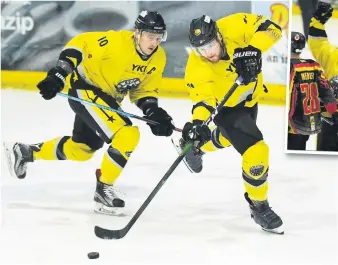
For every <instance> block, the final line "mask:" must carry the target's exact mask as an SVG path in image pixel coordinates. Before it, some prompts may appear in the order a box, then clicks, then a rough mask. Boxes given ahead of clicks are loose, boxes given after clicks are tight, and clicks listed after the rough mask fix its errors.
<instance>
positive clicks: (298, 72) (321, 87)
mask: <svg viewBox="0 0 338 265" xmlns="http://www.w3.org/2000/svg"><path fill="white" fill-rule="evenodd" d="M290 66H291V67H290V68H291V69H290V88H289V133H294V134H305V135H311V134H317V133H319V132H320V130H321V106H320V105H321V103H322V104H324V106H325V108H326V110H327V111H328V112H329V113H330V114H332V113H334V112H335V111H336V110H337V105H336V100H335V97H334V94H333V90H332V89H331V87H330V85H329V83H328V80H327V79H326V77H325V75H324V72H323V70H322V68H321V67H320V65H319V64H318V63H317V62H315V61H313V60H311V59H306V60H303V59H291V64H290Z"/></svg>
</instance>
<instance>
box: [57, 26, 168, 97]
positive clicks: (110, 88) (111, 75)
mask: <svg viewBox="0 0 338 265" xmlns="http://www.w3.org/2000/svg"><path fill="white" fill-rule="evenodd" d="M62 58H67V59H68V60H71V61H72V62H73V64H74V66H75V67H76V71H75V73H76V75H75V77H74V78H77V74H79V75H80V76H81V77H82V78H83V79H84V80H85V81H86V82H87V83H89V84H91V85H93V86H95V87H97V88H99V89H101V90H102V91H103V92H105V93H107V94H109V95H111V96H112V97H114V98H116V99H117V100H118V101H119V102H121V101H122V100H123V98H124V97H125V96H126V95H127V94H128V92H129V97H130V100H131V102H135V101H137V100H138V99H140V98H143V97H149V96H153V97H157V94H158V87H159V85H160V82H161V80H162V75H163V71H164V68H165V64H166V54H165V52H164V50H163V48H162V47H160V46H158V48H157V50H156V51H155V52H154V53H153V54H152V55H151V57H150V58H148V59H147V60H146V59H142V57H141V56H140V55H139V54H138V53H137V51H136V49H135V44H134V39H133V32H131V31H125V30H122V31H113V30H109V31H106V32H86V33H82V34H79V35H77V36H75V37H74V38H73V39H71V40H70V41H69V42H68V43H67V44H66V46H65V47H64V49H63V51H62V52H61V55H60V59H61V60H62ZM128 82H129V83H131V82H132V83H135V84H139V85H138V86H137V85H136V88H135V89H133V90H130V91H127V92H125V91H121V89H119V87H121V86H123V85H125V84H128Z"/></svg>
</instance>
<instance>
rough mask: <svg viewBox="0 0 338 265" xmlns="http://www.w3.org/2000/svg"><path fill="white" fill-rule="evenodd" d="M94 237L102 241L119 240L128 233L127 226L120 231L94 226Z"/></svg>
mask: <svg viewBox="0 0 338 265" xmlns="http://www.w3.org/2000/svg"><path fill="white" fill-rule="evenodd" d="M94 230H95V235H96V236H97V237H99V238H102V239H121V238H123V237H124V236H125V235H126V234H127V232H128V230H129V229H128V226H127V227H125V228H122V229H120V230H108V229H105V228H102V227H99V226H95V228H94Z"/></svg>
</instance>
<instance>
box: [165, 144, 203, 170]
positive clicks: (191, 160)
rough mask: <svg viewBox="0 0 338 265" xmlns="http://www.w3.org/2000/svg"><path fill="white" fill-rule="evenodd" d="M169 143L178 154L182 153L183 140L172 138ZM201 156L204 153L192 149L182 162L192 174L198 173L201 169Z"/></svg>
mask: <svg viewBox="0 0 338 265" xmlns="http://www.w3.org/2000/svg"><path fill="white" fill-rule="evenodd" d="M171 142H172V143H173V145H174V146H175V148H176V151H177V152H178V153H179V154H180V153H181V152H182V151H183V149H184V146H185V144H186V142H185V141H184V140H183V139H174V138H172V139H171ZM203 155H204V153H203V152H202V151H201V150H200V149H198V148H195V147H193V148H192V149H190V150H189V151H188V152H187V154H186V155H185V157H184V159H183V162H184V164H185V165H186V166H187V168H188V169H189V170H190V171H191V172H192V173H200V172H201V171H202V169H203V158H202V156H203Z"/></svg>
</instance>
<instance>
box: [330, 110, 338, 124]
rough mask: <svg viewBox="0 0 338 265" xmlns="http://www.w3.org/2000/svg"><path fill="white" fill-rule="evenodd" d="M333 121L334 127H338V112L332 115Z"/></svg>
mask: <svg viewBox="0 0 338 265" xmlns="http://www.w3.org/2000/svg"><path fill="white" fill-rule="evenodd" d="M331 120H332V122H333V125H334V126H338V112H335V113H333V114H332V118H331Z"/></svg>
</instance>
